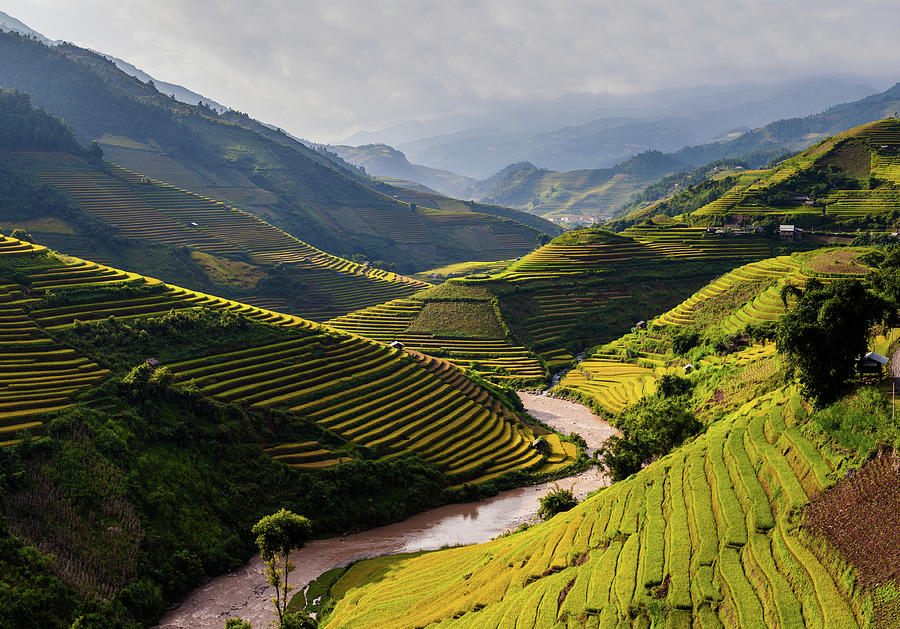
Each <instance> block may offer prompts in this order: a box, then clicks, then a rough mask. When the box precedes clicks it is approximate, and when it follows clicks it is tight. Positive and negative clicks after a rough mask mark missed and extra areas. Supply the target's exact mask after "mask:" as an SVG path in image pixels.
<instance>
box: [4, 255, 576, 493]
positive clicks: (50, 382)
mask: <svg viewBox="0 0 900 629" xmlns="http://www.w3.org/2000/svg"><path fill="white" fill-rule="evenodd" d="M9 240H10V239H6V240H4V241H2V242H0V251H4V250H8V251H10V253H8V254H7V255H13V256H16V257H17V260H19V264H18V265H17V269H18V272H19V273H20V274H21V275H23V276H24V277H25V284H26V286H27V288H28V291H29V296H28V297H27V298H26V297H25V294H24V292H23V290H22V287H20V286H19V285H12V284H10V285H4V286H2V288H0V291H3V292H0V305H2V306H3V308H0V310H2V314H0V319H5V320H6V322H5V323H4V322H3V321H0V328H5V329H6V330H7V331H6V334H5V336H4V334H3V330H2V329H0V344H2V345H3V346H4V351H6V352H7V358H6V362H7V364H8V367H9V369H8V371H9V372H10V375H8V377H7V378H6V379H4V380H3V381H2V382H0V420H3V419H6V418H9V419H10V420H13V419H14V420H15V423H14V425H15V426H16V428H12V427H10V428H9V431H14V430H18V429H19V428H21V427H23V426H24V427H27V426H28V424H23V423H22V421H24V420H22V419H20V418H28V417H31V416H33V415H35V414H39V413H42V412H48V411H52V410H58V409H60V408H64V407H65V406H67V405H69V404H70V403H71V401H70V400H71V396H72V394H74V393H75V392H76V391H77V390H80V389H81V388H84V387H87V386H89V385H91V384H94V383H96V382H98V381H99V380H100V379H101V378H102V377H103V376H104V375H105V374H106V371H105V370H102V369H100V368H99V367H98V366H97V365H95V364H93V363H91V362H89V361H87V360H86V359H83V358H80V357H79V356H77V355H76V354H75V352H73V351H72V350H69V349H65V348H62V347H59V346H57V345H56V344H55V343H54V342H53V341H52V340H51V339H49V337H47V336H46V335H45V334H44V333H43V332H42V331H41V327H46V328H61V327H66V326H71V325H74V323H75V322H76V321H90V320H97V319H105V318H107V317H109V316H115V317H116V318H129V317H141V316H147V315H153V314H158V313H162V312H168V311H170V310H179V309H185V308H194V307H197V306H205V307H208V308H214V309H219V310H225V311H230V312H234V313H240V314H243V315H245V316H248V317H251V318H254V319H257V320H260V321H265V322H269V323H274V324H278V325H281V326H285V327H291V328H294V329H296V330H297V332H298V334H296V335H295V336H292V337H290V338H288V339H286V340H282V341H278V342H271V343H266V344H262V345H258V346H253V347H249V348H244V349H241V350H236V351H232V352H227V353H220V354H215V355H212V356H206V357H200V358H196V359H193V360H186V361H183V362H180V363H176V364H170V365H166V366H167V367H169V368H170V369H172V371H173V372H174V373H175V374H176V378H177V379H178V381H181V382H189V381H193V382H194V383H196V384H197V386H198V387H200V389H201V390H202V391H203V392H204V393H206V394H208V395H210V396H213V397H216V398H218V399H221V400H224V401H228V402H233V403H237V404H240V405H242V406H249V407H252V408H279V409H283V410H287V411H290V412H294V413H299V414H302V415H303V416H305V417H308V418H310V419H312V420H314V421H316V422H317V423H319V424H320V425H322V426H324V427H327V428H329V429H331V430H333V431H334V432H336V433H337V434H339V435H341V436H342V437H344V438H346V439H348V440H352V441H355V442H357V443H360V444H363V445H365V446H368V447H372V448H376V449H377V451H378V452H380V453H381V454H382V455H396V454H400V453H402V452H407V451H414V452H417V453H418V454H420V455H421V456H422V457H423V458H425V459H426V460H428V461H431V462H433V463H435V464H437V465H440V466H441V467H443V468H444V469H446V470H447V471H448V473H449V474H450V476H451V477H452V478H454V479H456V480H458V481H459V482H465V481H472V480H478V481H481V480H486V479H489V478H492V477H494V476H498V475H501V474H503V473H505V472H508V471H512V470H523V469H528V470H531V469H535V470H546V469H553V466H557V467H560V466H564V465H567V464H568V463H569V462H571V460H572V458H571V457H569V456H568V451H567V450H566V449H565V446H561V445H560V446H559V447H558V448H556V449H555V450H553V451H552V452H551V453H550V455H549V456H545V455H543V454H541V453H539V452H538V451H537V450H535V449H534V448H532V447H531V442H532V440H533V439H534V436H535V434H534V432H533V431H532V429H531V428H529V427H527V426H525V425H523V424H522V423H521V422H520V421H519V419H518V418H517V417H516V416H515V415H514V414H512V413H510V412H509V411H507V410H506V409H504V408H503V407H502V406H500V404H499V402H497V401H496V400H495V399H494V398H492V397H490V396H489V394H488V393H487V392H486V391H485V390H484V389H481V388H480V387H477V386H476V385H475V384H474V383H472V382H471V381H469V380H468V379H466V378H465V377H464V376H463V374H462V372H461V371H460V370H459V368H457V367H455V366H452V365H450V363H447V362H446V361H440V360H437V359H434V358H431V357H426V356H422V355H419V356H418V357H413V356H410V355H408V354H407V353H406V352H404V351H400V350H393V349H389V348H388V347H386V346H385V345H383V344H381V343H377V342H375V341H371V340H368V339H364V338H362V337H360V336H355V335H345V334H340V333H337V332H335V331H333V330H330V329H328V328H324V327H322V326H319V325H318V324H315V323H313V322H310V321H306V320H304V319H301V318H299V317H294V316H291V315H284V314H279V313H275V312H271V311H267V310H264V309H261V308H258V307H255V306H250V305H247V304H241V303H238V302H233V301H230V300H226V299H221V298H217V297H211V296H209V295H204V294H202V293H197V292H194V291H189V290H185V289H182V288H179V287H176V286H170V285H166V284H163V283H161V282H159V281H157V280H152V279H149V278H144V277H142V276H138V275H134V274H129V273H125V272H122V271H118V270H116V269H111V268H109V267H105V266H102V265H97V264H93V263H89V262H85V261H83V260H79V259H77V258H61V257H56V256H50V257H48V256H47V255H46V253H45V252H44V251H39V250H36V249H35V248H32V247H30V246H25V245H21V244H20V243H18V241H15V242H9ZM123 284H124V285H128V286H130V287H133V288H135V289H143V290H144V291H145V292H142V293H140V294H141V297H139V298H133V297H128V296H127V295H129V294H133V293H134V291H132V292H131V293H127V292H125V293H124V294H125V295H126V296H125V297H119V298H116V297H115V295H117V294H120V293H121V291H120V292H119V293H117V292H116V291H115V290H108V291H106V292H105V293H104V292H103V290H104V287H109V288H115V287H121V286H122V285H123ZM73 288H74V289H78V290H83V289H94V290H96V291H99V292H98V294H108V295H112V296H111V297H108V298H106V299H97V300H93V301H87V302H86V303H75V304H73V305H65V306H58V307H47V306H45V305H43V304H40V306H41V307H37V308H35V307H34V306H35V305H38V304H37V302H40V301H41V297H42V295H44V294H45V292H46V291H48V290H49V291H56V292H60V293H62V294H65V291H66V290H67V289H73ZM26 303H27V304H28V306H29V313H28V316H26V314H25V312H24V310H23V306H24V305H25V304H26ZM29 316H30V317H31V318H29ZM38 326H40V327H38ZM426 344H427V343H426ZM2 360H3V359H2V357H0V362H2ZM3 387H5V391H4V388H3ZM7 413H8V414H7ZM30 424H31V426H37V425H38V423H37V420H35V421H33V422H30ZM10 426H13V424H10ZM4 430H5V429H3V428H0V436H2V433H3V432H4ZM270 454H272V456H273V457H275V458H276V459H277V460H282V461H283V462H285V463H286V464H289V465H296V466H300V467H306V468H309V467H324V466H328V465H333V464H336V463H339V462H342V457H341V456H339V455H334V454H333V453H330V452H329V451H328V450H327V448H324V447H322V446H319V445H316V446H315V447H314V446H313V445H312V444H311V443H306V442H304V443H299V444H298V443H289V444H277V445H274V446H273V447H272V449H271V450H270ZM548 466H550V467H548Z"/></svg>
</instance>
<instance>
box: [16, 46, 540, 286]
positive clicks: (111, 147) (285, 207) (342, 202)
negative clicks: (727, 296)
mask: <svg viewBox="0 0 900 629" xmlns="http://www.w3.org/2000/svg"><path fill="white" fill-rule="evenodd" d="M0 53H2V54H0V84H2V85H4V86H8V87H14V88H17V89H20V90H22V91H25V92H28V93H29V94H30V95H31V98H32V100H33V102H34V103H35V104H36V105H38V106H40V107H43V108H44V109H46V110H48V111H50V112H52V113H54V114H55V115H57V116H59V117H61V118H63V119H65V120H66V122H67V123H68V124H69V125H70V126H71V127H72V129H73V130H74V132H75V135H76V137H77V138H78V139H79V140H80V141H81V142H82V143H85V144H87V143H90V142H91V141H94V140H96V141H98V143H99V145H100V146H101V147H103V150H104V151H105V155H106V157H107V159H109V160H110V161H112V162H114V163H115V164H117V165H120V166H123V167H125V168H127V169H130V170H132V171H134V172H137V173H140V174H144V175H147V176H149V177H151V178H154V179H157V180H159V181H162V182H166V183H171V184H173V185H175V186H177V187H179V188H181V189H184V190H187V191H189V192H193V193H196V194H199V195H201V196H205V197H209V198H213V199H217V200H221V201H223V202H225V203H227V204H231V205H238V206H239V207H240V208H242V209H246V210H248V211H250V212H253V213H255V214H256V215H257V216H260V217H262V218H263V219H264V220H266V221H268V222H271V223H272V224H274V225H275V226H276V227H278V228H281V229H283V230H284V231H286V232H288V233H290V234H292V235H295V236H297V237H299V238H301V239H302V240H304V241H306V242H308V243H310V244H311V245H313V246H315V247H317V248H319V249H322V250H326V251H330V252H334V253H336V254H338V255H342V256H344V257H347V258H349V257H351V256H353V255H355V254H362V255H364V256H365V257H367V258H368V259H370V260H373V261H375V260H381V261H386V263H394V264H395V265H396V266H397V268H398V269H400V270H402V271H414V270H417V269H424V268H431V267H434V266H437V265H440V264H447V263H451V262H461V261H466V260H471V259H477V258H478V257H480V256H487V258H486V259H492V260H497V259H507V258H509V257H515V256H516V255H521V254H523V253H527V252H528V251H529V250H530V249H531V247H532V246H533V244H534V242H535V241H536V239H537V236H538V235H539V234H540V233H541V232H542V231H544V232H546V231H548V230H546V229H544V230H536V229H533V228H531V227H528V226H526V225H525V224H524V223H522V222H519V221H516V220H515V219H514V218H513V219H511V218H507V217H502V216H495V215H490V214H484V213H481V212H467V213H461V212H456V213H454V214H453V215H452V216H450V215H447V214H445V213H442V212H441V211H439V210H434V211H431V210H429V209H428V208H416V209H411V208H410V207H409V205H408V204H401V203H399V202H398V201H397V200H395V199H393V196H392V195H391V194H387V193H386V192H385V190H390V188H388V187H385V186H383V184H377V183H374V182H373V181H372V180H370V179H368V178H367V177H364V176H363V175H361V174H360V173H359V172H358V171H356V170H353V169H346V168H344V167H342V166H341V164H340V159H339V158H336V157H333V156H329V155H326V154H324V153H322V152H319V151H316V150H313V149H311V148H309V147H308V146H306V145H305V144H303V143H301V142H298V141H296V140H294V139H292V138H291V137H289V136H287V135H286V134H284V133H282V132H280V131H278V130H276V129H272V128H270V127H268V126H266V125H263V124H261V123H259V122H257V121H254V120H252V119H250V118H249V117H248V116H246V115H245V114H242V113H240V112H234V111H230V110H229V111H226V112H224V113H222V114H217V113H216V111H215V110H213V109H212V108H210V107H206V106H192V105H187V104H185V103H180V102H178V101H176V100H175V99H173V98H172V97H170V96H167V95H165V94H163V93H161V92H160V91H159V90H157V89H156V87H155V86H153V85H151V84H148V83H143V82H141V81H139V80H137V79H135V78H134V77H131V76H129V75H127V74H125V73H124V72H122V71H121V70H119V69H118V68H117V67H116V66H115V65H114V64H113V63H112V62H111V61H109V60H108V59H106V58H104V57H102V56H101V55H98V54H96V53H93V52H91V51H88V50H84V49H81V48H77V47H75V46H72V45H68V44H61V45H59V46H55V47H52V48H50V47H46V46H44V45H43V44H41V43H39V42H36V41H33V40H30V39H27V38H24V37H21V36H18V35H16V34H12V33H3V34H0ZM375 187H378V188H379V189H378V190H376V189H375ZM510 212H512V215H515V212H514V211H506V212H505V214H507V215H509V214H510ZM523 217H524V215H523Z"/></svg>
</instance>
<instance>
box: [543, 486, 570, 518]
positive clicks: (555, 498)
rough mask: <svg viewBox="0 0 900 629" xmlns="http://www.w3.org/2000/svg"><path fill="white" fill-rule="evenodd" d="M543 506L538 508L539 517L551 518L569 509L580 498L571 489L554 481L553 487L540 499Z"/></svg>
mask: <svg viewBox="0 0 900 629" xmlns="http://www.w3.org/2000/svg"><path fill="white" fill-rule="evenodd" d="M540 503H541V508H540V509H538V513H537V514H538V517H540V518H541V519H542V520H549V519H550V518H552V517H553V516H555V515H556V514H557V513H562V512H563V511H568V510H569V509H571V508H572V507H574V506H575V505H577V504H578V499H576V498H575V494H573V493H572V490H571V489H563V488H562V487H560V486H559V485H557V484H556V483H553V489H551V490H550V492H549V493H548V494H547V495H546V496H543V497H541V499H540Z"/></svg>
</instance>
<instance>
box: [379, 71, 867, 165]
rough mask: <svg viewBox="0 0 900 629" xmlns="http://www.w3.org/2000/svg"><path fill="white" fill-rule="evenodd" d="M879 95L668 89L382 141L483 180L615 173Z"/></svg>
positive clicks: (805, 87)
mask: <svg viewBox="0 0 900 629" xmlns="http://www.w3.org/2000/svg"><path fill="white" fill-rule="evenodd" d="M873 92H875V90H874V89H873V88H871V87H870V86H868V85H865V84H864V82H863V81H861V80H859V79H856V78H853V77H840V76H822V77H812V78H809V79H804V80H791V81H788V82H781V83H774V84H737V85H731V86H715V87H711V86H706V87H697V88H692V89H679V90H663V91H659V92H651V93H649V94H643V95H639V96H630V97H619V98H618V99H605V100H607V102H608V103H610V104H612V103H615V104H616V105H617V106H614V107H608V108H606V109H601V107H602V105H601V106H598V107H596V108H594V109H591V108H590V107H583V104H584V103H585V102H591V101H590V99H586V100H582V101H581V102H578V101H576V104H575V106H573V107H571V108H569V110H567V109H565V108H561V107H560V108H558V109H557V107H559V105H561V104H563V103H565V102H567V97H561V98H560V101H559V103H556V104H554V105H551V104H547V105H546V109H547V110H548V111H556V112H557V114H556V117H555V121H556V124H555V125H554V126H547V120H546V117H544V119H542V118H540V117H536V116H522V117H521V118H517V117H516V116H515V115H510V116H508V119H505V118H504V117H503V116H500V115H497V116H485V117H483V118H482V119H478V123H479V124H477V125H472V126H469V127H462V128H458V129H455V130H453V131H449V132H443V133H442V134H440V135H436V136H432V137H424V138H421V137H420V138H418V139H416V140H411V141H405V142H400V143H397V142H396V141H393V142H391V141H388V140H386V139H382V140H381V141H382V142H386V143H389V144H392V145H393V146H396V148H397V149H398V150H401V151H403V152H404V153H405V154H406V155H407V157H408V158H409V159H410V161H412V162H414V163H418V164H423V165H425V166H429V167H431V168H438V169H442V170H449V171H451V172H455V173H460V174H462V175H466V176H469V177H476V178H484V177H487V176H489V175H490V174H491V173H493V172H495V171H497V170H499V169H500V168H502V167H503V166H505V165H506V164H509V163H511V162H515V161H521V160H527V161H531V162H533V163H535V164H536V165H537V166H538V167H541V168H548V169H552V170H584V169H597V168H608V167H611V166H613V165H614V164H616V163H617V162H620V161H622V160H625V159H628V158H629V157H631V156H632V155H636V154H638V153H641V152H644V151H647V150H658V151H662V152H670V151H675V150H678V149H680V148H681V147H683V146H689V145H695V144H700V143H707V142H711V141H718V140H726V139H729V138H731V137H735V136H736V135H738V134H740V133H741V132H742V131H744V130H746V129H750V128H753V127H756V126H759V125H763V124H766V123H768V122H770V121H772V120H777V119H780V118H790V117H793V116H804V115H807V114H810V113H813V112H817V111H821V110H822V109H824V108H826V107H829V106H831V105H833V104H834V103H840V102H847V101H850V100H854V99H858V98H861V97H863V96H867V95H870V94H872V93H873ZM602 100H603V99H601V97H597V100H596V101H595V102H597V103H598V105H599V103H600V102H602ZM598 110H600V111H598ZM592 112H593V113H592ZM551 119H552V117H551ZM563 121H564V122H565V124H566V125H567V126H563V125H562V124H561V122H563ZM517 123H519V124H517ZM551 124H552V123H551Z"/></svg>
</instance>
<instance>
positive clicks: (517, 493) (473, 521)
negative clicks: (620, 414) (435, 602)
mask: <svg viewBox="0 0 900 629" xmlns="http://www.w3.org/2000/svg"><path fill="white" fill-rule="evenodd" d="M520 396H521V398H522V401H523V402H524V403H525V408H526V409H527V410H528V411H529V412H530V413H531V414H532V415H534V416H535V417H536V418H538V419H540V420H541V421H543V422H544V423H546V424H550V425H552V426H554V427H556V428H557V429H558V430H560V432H563V433H566V434H569V433H571V432H577V433H579V434H580V435H581V436H582V437H584V439H585V441H586V442H587V444H588V448H589V450H590V451H594V450H596V448H597V447H599V446H600V445H601V444H602V442H603V441H604V440H605V439H606V438H607V437H609V435H611V434H614V433H615V432H616V431H615V429H613V428H612V427H611V426H610V425H609V424H607V423H605V422H603V420H601V419H600V418H599V417H597V416H596V415H594V414H593V413H591V412H590V410H589V409H587V408H586V407H584V406H582V405H580V404H575V403H574V402H568V401H565V400H558V399H555V398H551V397H548V396H543V395H532V394H528V393H520ZM557 482H558V483H559V484H560V485H561V486H562V487H565V488H569V487H571V488H572V490H573V492H574V493H575V495H576V496H577V497H578V499H579V500H582V499H584V497H585V496H586V495H587V494H588V493H590V492H591V491H594V490H595V489H598V488H599V487H602V486H604V485H607V484H608V483H609V481H608V479H607V478H606V476H605V475H603V474H601V473H600V472H599V470H597V468H591V469H589V470H587V471H585V472H582V473H581V474H577V475H575V476H571V477H569V478H566V479H563V480H560V481H557ZM551 485H552V483H544V484H541V485H535V486H532V487H520V488H518V489H512V490H510V491H505V492H502V493H500V494H499V495H497V496H494V497H492V498H487V499H485V500H480V501H478V502H471V503H465V504H453V505H446V506H443V507H439V508H437V509H431V510H430V511H425V512H424V513H419V514H416V515H414V516H412V517H411V518H408V519H406V520H404V521H403V522H397V523H396V524H390V525H388V526H382V527H379V528H376V529H372V530H369V531H363V532H362V533H357V534H354V535H348V536H346V537H332V538H329V539H320V540H314V541H312V542H310V543H308V544H307V545H306V546H304V547H303V548H302V549H300V550H299V551H297V552H296V553H294V554H293V555H292V557H291V559H292V560H293V562H294V564H295V565H296V566H297V570H296V571H295V572H293V573H292V574H291V580H290V582H291V584H292V585H294V586H295V590H294V591H296V592H299V591H301V590H302V589H303V587H305V586H306V584H307V583H309V582H310V581H312V580H313V579H315V578H316V577H317V576H319V575H320V574H322V573H323V572H325V571H326V570H329V569H331V568H333V567H335V566H338V565H342V564H347V563H349V562H351V561H355V560H357V559H361V558H364V557H376V556H378V555H385V554H391V553H402V552H413V551H416V550H434V549H438V548H441V547H442V546H445V545H453V544H474V543H479V542H484V541H487V540H490V539H492V538H494V537H496V536H497V535H499V534H500V533H502V532H503V531H505V530H508V529H511V528H515V527H517V526H518V525H519V524H522V523H523V522H528V521H531V520H532V519H534V518H535V517H536V514H537V509H538V498H539V497H540V496H542V495H544V494H545V493H546V492H547V491H548V490H549V489H550V487H551ZM272 596H273V590H272V589H271V588H269V587H268V586H267V585H266V579H265V574H264V573H263V565H262V562H261V561H260V560H259V557H254V558H253V559H251V560H250V561H249V562H248V563H247V564H246V565H244V566H243V567H241V568H240V569H238V570H235V571H234V572H232V573H229V574H226V575H222V576H220V577H217V578H215V579H213V580H212V581H210V582H209V583H207V584H206V585H204V586H202V587H199V588H197V589H196V590H194V591H193V592H191V593H190V594H188V595H187V596H186V597H185V598H184V600H183V601H182V603H181V605H180V606H179V607H178V608H177V609H175V610H172V611H171V612H168V613H167V614H165V615H164V616H163V618H162V619H161V621H160V624H159V625H158V627H159V628H160V629H187V628H191V629H222V627H223V626H224V625H225V621H226V620H227V619H228V618H229V617H234V616H240V617H242V618H243V619H244V620H249V621H251V622H252V623H253V626H254V627H256V628H262V627H265V626H266V625H267V623H268V622H269V621H270V620H272V619H273V614H272V612H271V607H272V603H271V602H270V600H269V599H270V598H271V597H272Z"/></svg>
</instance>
